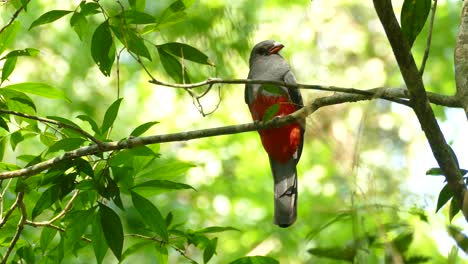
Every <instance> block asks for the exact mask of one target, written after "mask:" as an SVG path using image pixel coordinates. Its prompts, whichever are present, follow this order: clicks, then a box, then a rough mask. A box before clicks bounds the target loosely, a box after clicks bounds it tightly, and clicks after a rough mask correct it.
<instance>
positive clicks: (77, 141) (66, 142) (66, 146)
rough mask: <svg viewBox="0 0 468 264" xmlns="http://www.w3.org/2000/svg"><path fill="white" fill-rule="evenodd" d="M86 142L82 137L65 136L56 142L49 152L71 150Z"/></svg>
mask: <svg viewBox="0 0 468 264" xmlns="http://www.w3.org/2000/svg"><path fill="white" fill-rule="evenodd" d="M84 142H85V140H84V139H82V138H64V139H61V140H59V141H57V142H55V143H54V144H53V145H52V146H50V147H49V149H48V150H47V154H50V153H54V152H57V151H60V150H63V151H71V150H75V149H77V148H79V147H80V146H81V145H82V144H83V143H84Z"/></svg>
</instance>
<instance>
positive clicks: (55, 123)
mask: <svg viewBox="0 0 468 264" xmlns="http://www.w3.org/2000/svg"><path fill="white" fill-rule="evenodd" d="M0 114H8V115H15V116H20V117H24V118H27V119H32V120H37V121H40V122H43V123H49V124H54V125H57V126H59V127H65V128H68V129H71V130H74V131H76V132H78V133H80V134H81V135H83V136H85V137H87V138H89V139H90V140H92V141H93V142H94V143H96V144H97V145H100V144H102V142H101V141H99V140H98V139H97V138H95V137H93V136H92V135H91V134H89V133H88V132H86V131H84V130H83V129H81V128H79V127H77V126H74V125H69V124H66V123H62V122H59V121H56V120H53V119H48V118H44V117H38V116H33V115H28V114H25V113H21V112H16V111H11V110H7V109H0Z"/></svg>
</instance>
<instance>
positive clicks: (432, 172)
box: [426, 168, 444, 176]
mask: <svg viewBox="0 0 468 264" xmlns="http://www.w3.org/2000/svg"><path fill="white" fill-rule="evenodd" d="M426 175H435V176H440V175H441V176H443V175H444V172H443V171H442V169H441V168H430V169H429V170H428V171H426Z"/></svg>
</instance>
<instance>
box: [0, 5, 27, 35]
mask: <svg viewBox="0 0 468 264" xmlns="http://www.w3.org/2000/svg"><path fill="white" fill-rule="evenodd" d="M28 3H29V1H28V2H26V3H25V4H26V5H27V4H28ZM23 9H24V4H23V5H21V7H20V8H18V9H17V10H16V11H15V13H14V14H13V16H12V17H11V19H10V21H8V23H7V24H6V25H5V26H3V27H2V28H1V29H0V34H2V32H3V31H4V30H5V29H7V28H8V27H9V26H11V24H13V22H15V20H16V18H18V16H19V14H20V13H21V11H23Z"/></svg>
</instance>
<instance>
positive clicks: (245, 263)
mask: <svg viewBox="0 0 468 264" xmlns="http://www.w3.org/2000/svg"><path fill="white" fill-rule="evenodd" d="M230 264H279V261H277V260H276V259H274V258H270V257H263V256H254V257H243V258H239V259H236V260H234V261H233V262H231V263H230Z"/></svg>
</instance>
